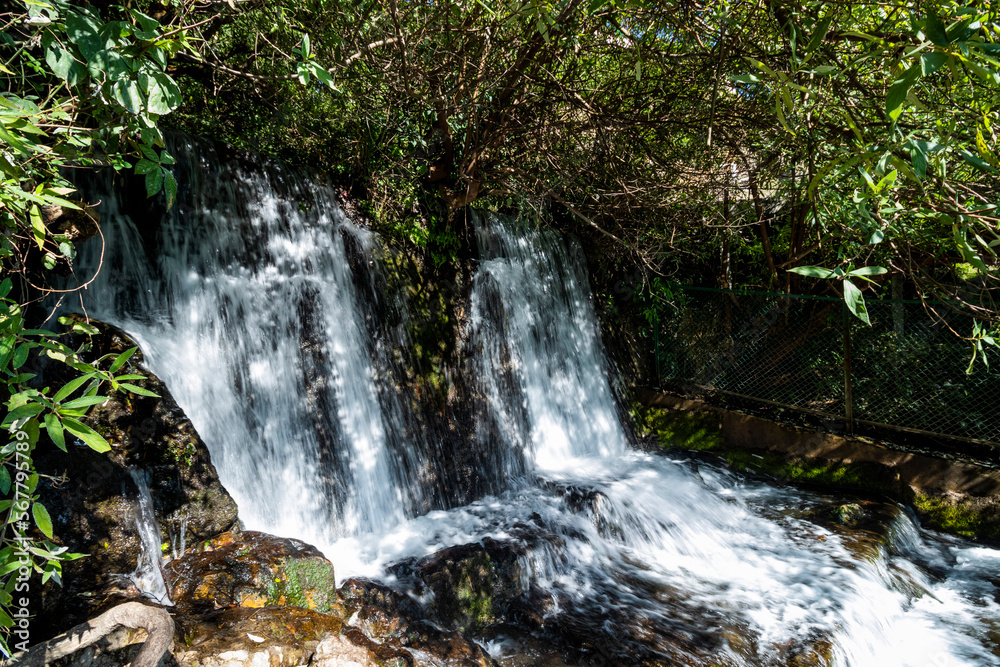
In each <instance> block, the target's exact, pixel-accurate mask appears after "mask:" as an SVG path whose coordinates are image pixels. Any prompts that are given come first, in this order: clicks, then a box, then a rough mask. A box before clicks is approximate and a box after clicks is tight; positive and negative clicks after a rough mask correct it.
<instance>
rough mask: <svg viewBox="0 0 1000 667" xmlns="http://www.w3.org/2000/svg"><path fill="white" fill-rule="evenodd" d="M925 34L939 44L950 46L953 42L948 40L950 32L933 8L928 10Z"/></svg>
mask: <svg viewBox="0 0 1000 667" xmlns="http://www.w3.org/2000/svg"><path fill="white" fill-rule="evenodd" d="M924 34H925V35H927V39H929V40H931V41H932V42H934V43H935V44H936V45H938V46H948V44H950V43H951V42H950V41H949V40H948V33H947V31H945V29H944V24H943V23H941V19H940V18H939V17H938V15H937V12H935V11H934V9H933V8H930V9H929V10H928V12H927V18H926V19H924Z"/></svg>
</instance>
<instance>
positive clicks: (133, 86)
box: [112, 79, 142, 114]
mask: <svg viewBox="0 0 1000 667" xmlns="http://www.w3.org/2000/svg"><path fill="white" fill-rule="evenodd" d="M112 91H113V95H114V98H115V101H117V102H118V103H119V104H121V105H122V106H123V107H125V110H126V111H128V112H129V113H130V114H137V113H140V112H141V111H142V91H141V90H139V84H138V83H137V82H136V81H135V80H133V79H125V80H123V81H116V82H115V83H114V86H113V87H112Z"/></svg>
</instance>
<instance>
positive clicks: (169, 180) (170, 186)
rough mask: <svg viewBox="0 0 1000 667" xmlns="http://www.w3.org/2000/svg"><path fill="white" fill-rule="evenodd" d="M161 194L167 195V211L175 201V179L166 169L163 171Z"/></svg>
mask: <svg viewBox="0 0 1000 667" xmlns="http://www.w3.org/2000/svg"><path fill="white" fill-rule="evenodd" d="M163 192H164V193H166V195H167V209H170V208H171V207H173V205H174V201H176V200H177V179H176V178H174V175H173V174H171V173H170V172H169V171H167V170H166V169H164V170H163Z"/></svg>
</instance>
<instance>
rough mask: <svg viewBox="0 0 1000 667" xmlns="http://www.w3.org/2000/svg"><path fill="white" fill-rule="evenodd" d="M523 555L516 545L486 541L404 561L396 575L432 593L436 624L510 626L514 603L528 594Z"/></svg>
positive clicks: (478, 627) (395, 568) (467, 628)
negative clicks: (520, 557)
mask: <svg viewBox="0 0 1000 667" xmlns="http://www.w3.org/2000/svg"><path fill="white" fill-rule="evenodd" d="M519 554H520V550H519V549H518V548H517V547H516V546H515V545H514V544H511V543H505V542H499V541H497V540H493V539H491V538H485V539H484V540H483V541H482V542H477V543H474V544H465V545H461V546H456V547H450V548H448V549H444V550H442V551H439V552H437V553H435V554H432V555H431V556H427V557H425V558H422V559H419V560H415V561H406V562H403V563H399V564H397V565H395V566H393V567H392V568H391V571H392V572H393V573H394V574H395V575H396V576H397V577H400V578H401V579H404V580H409V581H411V582H413V584H414V586H415V588H416V591H417V593H418V594H425V593H430V594H431V596H430V602H429V603H428V604H429V611H430V614H431V616H432V617H433V618H434V620H435V621H436V622H438V623H440V624H441V625H443V626H444V627H447V628H452V629H455V630H459V631H462V632H468V631H482V630H484V629H487V628H490V627H493V626H496V625H499V624H502V623H505V622H507V621H508V620H509V616H510V613H511V611H512V606H513V605H514V603H515V601H516V600H517V599H518V598H519V597H520V596H522V595H524V594H525V593H526V592H527V590H526V589H525V588H524V583H523V582H524V581H525V577H524V572H523V570H522V567H521V563H520V560H519Z"/></svg>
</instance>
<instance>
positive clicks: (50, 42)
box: [42, 31, 87, 86]
mask: <svg viewBox="0 0 1000 667" xmlns="http://www.w3.org/2000/svg"><path fill="white" fill-rule="evenodd" d="M42 48H43V49H44V50H45V63H46V64H47V65H48V66H49V69H51V70H52V73H53V74H55V75H56V76H58V77H59V78H60V79H62V80H63V81H65V82H66V83H68V84H69V85H70V86H75V85H77V84H79V83H80V82H81V81H82V80H83V78H84V77H85V76H87V68H86V67H84V66H83V63H80V62H77V60H76V58H74V57H73V54H72V53H70V52H69V51H68V50H66V49H65V48H63V46H62V45H61V44H60V43H59V42H57V41H56V40H55V39H53V38H52V32H51V31H46V33H45V37H43V38H42Z"/></svg>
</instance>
